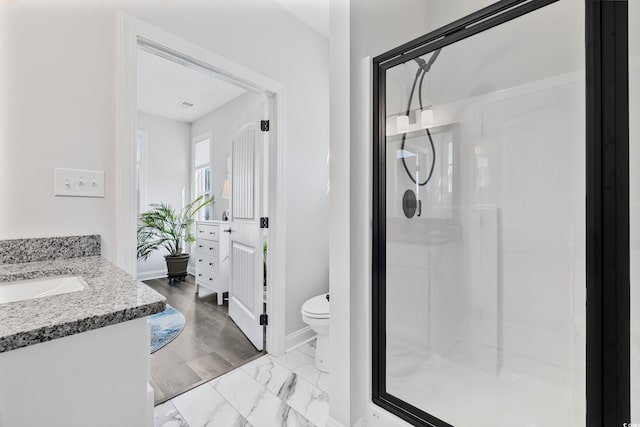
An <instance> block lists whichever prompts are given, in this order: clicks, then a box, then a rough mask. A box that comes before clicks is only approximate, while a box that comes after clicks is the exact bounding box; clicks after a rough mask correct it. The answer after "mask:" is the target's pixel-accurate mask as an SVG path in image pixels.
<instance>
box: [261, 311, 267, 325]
mask: <svg viewBox="0 0 640 427" xmlns="http://www.w3.org/2000/svg"><path fill="white" fill-rule="evenodd" d="M268 324H269V316H267V315H266V314H261V315H260V326H267V325H268Z"/></svg>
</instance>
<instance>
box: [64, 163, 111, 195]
mask: <svg viewBox="0 0 640 427" xmlns="http://www.w3.org/2000/svg"><path fill="white" fill-rule="evenodd" d="M53 194H54V195H56V196H70V197H104V172H102V171H87V170H80V169H63V168H56V170H55V177H54V192H53Z"/></svg>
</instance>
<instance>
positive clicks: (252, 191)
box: [229, 124, 264, 350]
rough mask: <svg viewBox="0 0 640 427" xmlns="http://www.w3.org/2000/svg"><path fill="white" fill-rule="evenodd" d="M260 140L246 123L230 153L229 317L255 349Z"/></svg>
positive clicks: (259, 341)
mask: <svg viewBox="0 0 640 427" xmlns="http://www.w3.org/2000/svg"><path fill="white" fill-rule="evenodd" d="M263 139H264V136H262V134H261V131H260V130H259V128H258V126H257V124H248V125H245V126H244V127H243V128H242V129H240V131H238V133H237V134H236V136H235V138H234V139H233V143H232V153H231V164H232V167H231V224H230V227H229V230H230V238H229V240H230V247H229V258H230V269H229V276H230V282H231V283H230V287H229V316H231V318H232V319H233V321H234V322H236V324H237V325H238V327H239V328H240V329H241V330H242V332H244V334H245V335H246V336H247V338H249V340H250V341H251V342H252V343H253V345H254V346H255V347H256V348H257V349H258V350H262V348H263V342H264V340H263V327H262V326H260V315H261V314H262V313H263V312H264V309H263V260H262V256H263V255H262V254H263V252H262V232H261V231H262V230H261V229H260V214H261V212H262V181H263V179H262V177H263V174H262V166H263V163H262V161H263V145H264V144H263Z"/></svg>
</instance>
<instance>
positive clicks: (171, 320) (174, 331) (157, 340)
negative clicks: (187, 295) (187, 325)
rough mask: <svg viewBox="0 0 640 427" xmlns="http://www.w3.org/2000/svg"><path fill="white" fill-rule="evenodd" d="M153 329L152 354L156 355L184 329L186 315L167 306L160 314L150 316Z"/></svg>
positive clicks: (150, 324)
mask: <svg viewBox="0 0 640 427" xmlns="http://www.w3.org/2000/svg"><path fill="white" fill-rule="evenodd" d="M148 319H149V327H150V329H151V353H155V352H156V351H158V350H160V349H161V348H162V347H164V346H165V345H167V344H169V343H170V342H171V341H173V339H174V338H175V337H177V336H178V335H180V332H182V330H183V329H184V322H185V319H184V315H183V314H182V313H180V312H179V311H178V310H176V309H175V308H173V307H172V306H170V305H169V304H167V308H166V309H165V310H164V311H163V312H160V313H157V314H154V315H151V316H149V318H148Z"/></svg>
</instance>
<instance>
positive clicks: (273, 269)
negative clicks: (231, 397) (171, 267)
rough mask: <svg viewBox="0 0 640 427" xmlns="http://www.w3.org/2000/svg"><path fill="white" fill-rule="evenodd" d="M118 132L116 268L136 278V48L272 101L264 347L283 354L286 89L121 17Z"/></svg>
mask: <svg viewBox="0 0 640 427" xmlns="http://www.w3.org/2000/svg"><path fill="white" fill-rule="evenodd" d="M117 35H118V42H117V49H118V50H117V67H118V69H117V76H118V79H117V90H116V92H117V99H116V107H117V113H116V116H117V124H116V128H117V133H116V137H117V140H116V144H115V145H116V153H115V154H116V169H115V170H116V189H115V199H116V211H115V215H116V236H117V241H116V264H117V265H118V267H120V268H122V269H123V270H125V271H126V272H127V273H129V274H131V275H133V276H134V277H135V275H136V269H137V266H136V238H135V236H136V223H137V221H136V216H135V215H132V212H136V203H137V202H136V189H135V182H134V177H135V135H136V129H137V49H138V43H139V41H142V42H143V43H144V44H145V45H147V46H152V47H153V48H155V49H158V50H161V51H165V52H169V53H170V54H171V55H173V56H177V57H178V58H180V59H182V60H184V61H185V63H190V64H195V65H196V66H199V67H203V68H207V69H209V70H211V71H213V72H215V73H216V74H217V75H218V76H220V78H223V79H228V80H230V81H233V82H234V83H236V84H240V85H241V86H244V87H245V88H247V89H248V90H251V91H254V92H258V93H262V94H263V95H265V96H267V98H268V101H267V102H268V108H269V113H270V117H269V120H270V130H269V152H268V153H266V155H267V156H268V163H269V170H268V176H267V177H266V182H265V187H266V188H268V209H269V228H270V230H269V251H268V255H267V265H268V269H267V281H268V283H269V286H268V287H267V315H268V316H269V325H268V327H267V330H266V337H267V343H266V347H265V349H266V350H267V351H268V352H269V353H272V354H274V355H280V354H283V353H284V351H285V309H286V306H285V300H286V298H285V283H286V268H285V267H286V231H285V227H284V225H285V224H286V217H285V214H286V211H285V206H286V189H285V183H286V174H285V171H286V168H285V166H286V165H285V160H286V156H285V153H286V127H285V122H286V115H285V112H286V87H285V86H284V85H283V84H282V83H279V82H277V81H275V80H272V79H270V78H268V77H266V76H264V75H263V74H260V73H258V72H256V71H254V70H251V69H249V68H247V67H245V66H243V65H240V64H238V63H236V62H233V61H231V60H229V59H227V58H224V57H222V56H220V55H218V54H216V53H214V52H212V51H210V50H207V49H204V48H201V47H199V46H197V45H195V44H193V43H191V42H189V41H187V40H185V39H182V38H180V37H178V36H175V35H173V34H171V33H169V32H167V31H165V30H162V29H160V28H158V27H155V26H153V25H150V24H148V23H146V22H143V21H140V20H138V19H136V18H133V17H131V16H129V15H127V14H125V13H122V12H118V13H117Z"/></svg>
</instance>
